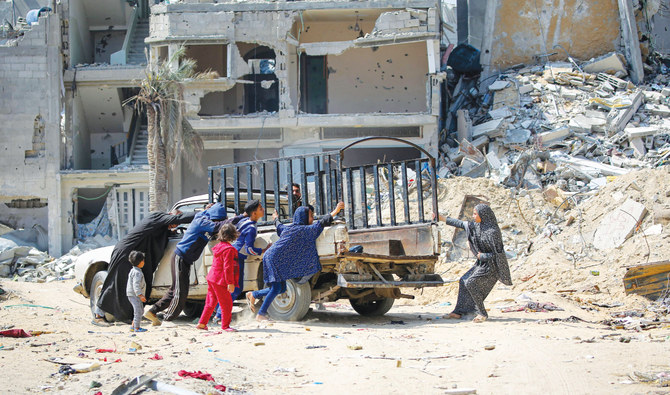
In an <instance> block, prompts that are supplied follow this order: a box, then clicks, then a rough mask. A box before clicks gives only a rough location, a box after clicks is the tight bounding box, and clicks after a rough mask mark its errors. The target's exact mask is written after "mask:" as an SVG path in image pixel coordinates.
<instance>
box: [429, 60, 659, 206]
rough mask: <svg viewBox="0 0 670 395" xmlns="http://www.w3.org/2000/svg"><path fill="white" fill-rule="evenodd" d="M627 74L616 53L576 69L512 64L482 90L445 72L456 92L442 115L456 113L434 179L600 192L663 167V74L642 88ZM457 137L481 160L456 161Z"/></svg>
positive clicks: (464, 158)
mask: <svg viewBox="0 0 670 395" xmlns="http://www.w3.org/2000/svg"><path fill="white" fill-rule="evenodd" d="M630 70H631V69H627V63H626V61H625V59H624V56H623V55H622V54H620V53H609V54H607V55H605V56H602V57H600V58H597V59H592V60H590V61H588V62H584V63H582V64H581V65H580V64H578V63H577V62H576V61H574V59H570V62H549V63H546V64H544V65H535V66H523V65H520V66H515V67H513V68H511V69H509V70H508V71H506V72H504V73H502V74H499V75H496V76H495V80H494V81H493V83H491V84H490V85H488V86H487V88H485V89H483V87H482V88H479V87H478V86H477V85H472V82H471V79H466V78H465V77H464V76H463V75H461V74H458V73H451V74H450V73H447V75H448V81H447V82H448V84H447V87H448V89H451V88H450V87H454V89H455V91H454V93H449V94H448V95H447V97H454V101H453V102H452V103H449V105H448V108H449V112H450V113H451V114H454V115H456V114H457V116H452V117H449V118H447V121H446V125H445V127H444V129H443V130H444V131H443V135H442V136H441V146H440V152H441V153H442V154H443V158H442V160H441V161H440V163H441V164H443V166H442V168H441V169H439V171H438V174H439V175H440V177H450V176H459V175H467V176H470V177H476V176H489V177H490V178H492V179H493V180H495V181H497V182H501V183H504V184H505V185H507V186H508V187H514V188H517V187H522V188H528V187H538V188H542V189H545V188H548V187H550V186H554V187H556V188H558V189H560V190H561V191H562V192H566V193H586V192H589V191H594V190H597V189H599V188H601V187H602V186H603V185H604V183H605V181H604V180H605V178H604V177H611V176H621V175H623V174H627V173H628V172H630V171H631V170H632V169H641V168H654V167H658V166H662V165H665V164H668V160H670V85H669V82H670V70H669V69H668V68H667V67H666V68H665V69H659V71H657V72H658V74H657V75H656V76H655V77H654V78H651V76H650V78H647V81H646V83H645V85H642V84H639V85H635V84H634V83H633V82H634V81H633V82H631V81H629V80H628V79H626V78H632V77H631V72H630ZM469 78H472V77H469ZM449 79H451V81H449ZM483 83H484V82H483V81H480V84H483ZM463 87H465V88H463ZM464 90H465V91H466V92H468V94H467V95H463V94H462V91H464ZM464 96H465V99H464ZM464 139H465V140H467V141H468V142H470V145H471V146H473V147H474V148H475V149H477V150H478V151H479V152H481V157H479V158H477V157H473V156H472V155H464V154H463V149H462V141H463V140H464ZM459 147H460V148H461V149H458V148H459ZM466 151H467V150H466ZM527 152H531V153H530V154H528V155H526V153H527ZM541 152H548V153H549V154H550V155H548V156H547V158H548V160H546V161H542V160H541V159H540V156H538V155H537V154H538V153H541ZM519 162H522V163H523V166H519ZM508 164H509V165H508ZM512 164H514V167H515V168H516V169H513V168H512V167H510V166H511V165H512ZM548 165H549V166H548ZM482 166H486V167H487V168H488V172H486V171H482V170H485V169H482ZM548 169H551V170H548ZM505 180H507V181H505Z"/></svg>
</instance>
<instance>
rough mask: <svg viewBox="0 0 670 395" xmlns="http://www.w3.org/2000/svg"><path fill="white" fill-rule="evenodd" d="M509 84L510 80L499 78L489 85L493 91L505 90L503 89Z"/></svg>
mask: <svg viewBox="0 0 670 395" xmlns="http://www.w3.org/2000/svg"><path fill="white" fill-rule="evenodd" d="M508 86H509V81H505V80H497V81H495V82H494V83H492V84H491V85H489V90H490V91H493V92H495V91H500V90H503V89H505V88H507V87H508Z"/></svg>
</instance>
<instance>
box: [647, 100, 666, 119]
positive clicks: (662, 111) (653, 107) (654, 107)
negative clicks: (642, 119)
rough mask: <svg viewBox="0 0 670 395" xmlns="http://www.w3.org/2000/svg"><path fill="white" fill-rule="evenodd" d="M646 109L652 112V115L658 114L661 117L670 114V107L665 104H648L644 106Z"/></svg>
mask: <svg viewBox="0 0 670 395" xmlns="http://www.w3.org/2000/svg"><path fill="white" fill-rule="evenodd" d="M644 108H645V110H647V111H649V112H651V114H652V115H658V116H661V117H668V116H670V107H668V106H666V105H665V104H651V103H649V104H646V105H645V106H644Z"/></svg>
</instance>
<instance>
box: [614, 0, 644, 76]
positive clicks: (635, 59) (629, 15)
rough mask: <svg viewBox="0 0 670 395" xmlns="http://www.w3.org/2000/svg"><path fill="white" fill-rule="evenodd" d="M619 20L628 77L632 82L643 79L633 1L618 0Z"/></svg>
mask: <svg viewBox="0 0 670 395" xmlns="http://www.w3.org/2000/svg"><path fill="white" fill-rule="evenodd" d="M618 3H619V22H620V23H621V36H622V37H623V42H624V47H625V49H626V51H625V58H626V61H627V62H628V64H629V65H630V68H631V70H630V79H631V81H633V83H634V84H640V83H642V81H644V65H643V64H642V56H641V54H640V38H639V37H638V34H637V21H636V19H635V10H634V9H633V2H632V1H630V0H618Z"/></svg>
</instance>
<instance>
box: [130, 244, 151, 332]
mask: <svg viewBox="0 0 670 395" xmlns="http://www.w3.org/2000/svg"><path fill="white" fill-rule="evenodd" d="M128 260H129V261H130V264H131V265H133V268H132V269H130V273H128V284H127V285H126V296H128V300H129V301H130V304H131V305H133V326H132V328H130V331H131V332H146V331H147V330H146V329H144V328H141V327H140V321H141V320H142V315H143V314H144V304H143V303H144V302H146V301H147V298H146V297H145V296H144V293H145V292H146V291H147V283H146V282H145V281H144V273H142V267H143V266H144V253H142V252H140V251H131V252H130V254H128Z"/></svg>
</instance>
